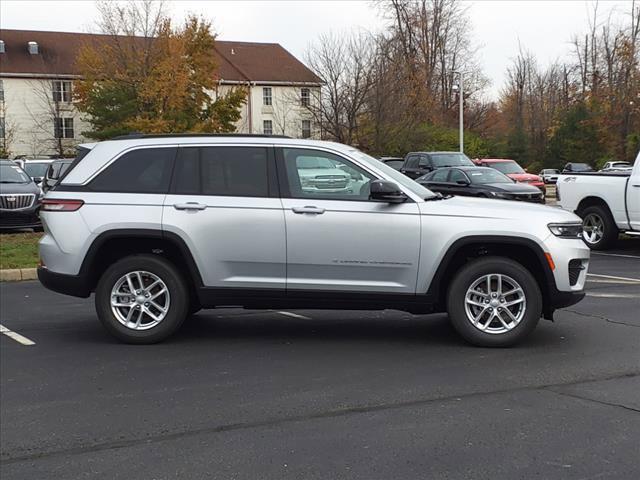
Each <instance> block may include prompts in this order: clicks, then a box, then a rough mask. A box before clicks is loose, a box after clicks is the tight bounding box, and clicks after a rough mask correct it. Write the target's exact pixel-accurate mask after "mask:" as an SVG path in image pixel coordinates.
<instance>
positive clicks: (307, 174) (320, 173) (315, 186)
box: [283, 148, 375, 201]
mask: <svg viewBox="0 0 640 480" xmlns="http://www.w3.org/2000/svg"><path fill="white" fill-rule="evenodd" d="M283 156H284V163H285V171H286V175H287V182H288V185H289V191H290V192H291V196H292V197H293V198H322V199H327V200H362V201H366V200H368V199H369V193H370V191H369V182H370V181H371V180H374V179H375V177H374V176H373V175H371V174H369V173H367V172H365V171H364V170H362V169H361V168H360V167H358V166H356V165H354V164H353V163H351V162H350V161H348V160H345V159H344V158H342V157H339V156H337V155H334V154H332V153H329V152H322V151H319V150H304V149H296V148H285V149H283Z"/></svg>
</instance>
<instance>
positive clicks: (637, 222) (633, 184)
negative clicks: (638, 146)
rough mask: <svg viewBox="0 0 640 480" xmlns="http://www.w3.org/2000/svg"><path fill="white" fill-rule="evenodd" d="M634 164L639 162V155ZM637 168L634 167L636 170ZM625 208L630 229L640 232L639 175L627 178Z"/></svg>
mask: <svg viewBox="0 0 640 480" xmlns="http://www.w3.org/2000/svg"><path fill="white" fill-rule="evenodd" d="M636 162H640V155H639V156H638V159H637V160H636ZM637 169H638V167H637V166H636V170H637ZM627 208H628V209H629V223H630V224H631V228H632V229H634V230H637V231H639V232H640V173H636V174H635V175H632V176H631V178H629V186H628V187H627Z"/></svg>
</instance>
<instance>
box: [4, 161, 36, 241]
mask: <svg viewBox="0 0 640 480" xmlns="http://www.w3.org/2000/svg"><path fill="white" fill-rule="evenodd" d="M40 194H41V190H40V188H39V187H38V186H37V185H36V184H35V183H34V181H33V180H32V179H31V177H29V175H27V174H26V173H25V172H24V170H22V169H21V168H20V166H19V165H18V164H16V163H15V162H12V161H11V160H0V229H2V230H14V229H21V228H38V227H40V218H39V217H38V209H39V208H40Z"/></svg>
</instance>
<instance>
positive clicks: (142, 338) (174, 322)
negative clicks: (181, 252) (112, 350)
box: [95, 254, 190, 344]
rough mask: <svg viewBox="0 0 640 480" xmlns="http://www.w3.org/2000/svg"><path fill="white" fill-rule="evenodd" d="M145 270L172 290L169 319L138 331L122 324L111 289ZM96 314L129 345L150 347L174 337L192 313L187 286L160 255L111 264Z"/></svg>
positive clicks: (103, 279)
mask: <svg viewBox="0 0 640 480" xmlns="http://www.w3.org/2000/svg"><path fill="white" fill-rule="evenodd" d="M134 271H144V272H149V273H151V274H153V275H156V276H157V277H159V278H160V279H161V280H162V282H164V284H165V285H166V287H167V290H168V291H169V298H170V303H169V308H168V311H167V313H166V315H165V317H164V318H163V319H162V320H161V321H160V322H159V323H158V324H157V325H155V326H153V327H151V328H149V329H148V330H134V329H132V328H129V327H127V326H125V325H124V324H122V323H121V322H120V321H119V320H118V319H117V317H116V315H115V314H114V312H113V311H112V309H111V290H112V288H113V287H114V286H115V284H116V282H118V280H119V279H121V278H122V277H123V276H124V275H126V274H127V273H129V272H134ZM95 306H96V313H97V314H98V318H99V319H100V322H101V323H102V325H103V326H104V328H105V329H106V330H107V331H108V332H109V333H111V334H112V335H113V336H114V337H116V338H117V339H119V340H121V341H123V342H125V343H133V344H150V343H157V342H160V341H162V340H164V339H166V338H167V337H169V336H170V335H172V334H173V333H174V332H175V331H176V330H178V328H180V325H182V322H183V321H184V320H185V318H186V316H187V313H188V311H189V306H190V302H189V292H188V290H187V283H186V282H185V280H184V278H183V277H182V275H180V273H179V272H178V270H177V269H176V267H175V266H174V265H173V264H172V263H171V262H169V261H168V260H165V259H164V258H162V257H159V256H158V255H143V254H140V255H131V256H129V257H125V258H123V259H121V260H119V261H117V262H116V263H114V264H113V265H111V266H110V267H109V268H108V269H107V270H106V271H105V272H104V273H103V275H102V277H101V278H100V281H99V282H98V286H97V288H96V294H95Z"/></svg>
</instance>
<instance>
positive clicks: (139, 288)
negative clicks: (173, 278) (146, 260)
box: [111, 270, 171, 330]
mask: <svg viewBox="0 0 640 480" xmlns="http://www.w3.org/2000/svg"><path fill="white" fill-rule="evenodd" d="M170 303H171V297H170V295H169V289H168V288H167V285H166V284H165V283H164V282H163V281H162V279H161V278H160V277H158V276H157V275H155V274H153V273H151V272H145V271H139V270H138V271H133V272H129V273H127V274H125V275H123V276H122V277H120V278H119V279H118V281H117V282H116V283H115V284H114V285H113V288H112V289H111V311H112V312H113V314H114V316H115V317H116V319H117V320H118V321H119V322H120V323H121V324H122V325H124V326H125V327H127V328H130V329H132V330H148V329H150V328H153V327H155V326H156V325H158V324H159V323H160V322H161V321H162V320H164V318H165V317H166V316H167V313H168V312H169V306H170Z"/></svg>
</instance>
